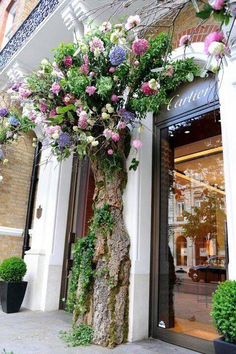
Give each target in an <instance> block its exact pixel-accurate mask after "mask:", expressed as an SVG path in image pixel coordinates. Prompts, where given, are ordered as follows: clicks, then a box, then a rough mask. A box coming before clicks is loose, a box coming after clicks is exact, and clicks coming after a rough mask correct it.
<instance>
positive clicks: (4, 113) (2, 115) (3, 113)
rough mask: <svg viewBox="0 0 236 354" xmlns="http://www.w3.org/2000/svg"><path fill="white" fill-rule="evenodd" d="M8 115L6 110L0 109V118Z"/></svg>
mask: <svg viewBox="0 0 236 354" xmlns="http://www.w3.org/2000/svg"><path fill="white" fill-rule="evenodd" d="M7 115H8V109H7V108H0V117H6V116H7Z"/></svg>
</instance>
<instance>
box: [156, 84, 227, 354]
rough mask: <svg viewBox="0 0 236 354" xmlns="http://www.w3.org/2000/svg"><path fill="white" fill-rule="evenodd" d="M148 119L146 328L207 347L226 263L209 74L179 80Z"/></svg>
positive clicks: (217, 131) (217, 124) (218, 136)
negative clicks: (162, 105) (179, 86)
mask: <svg viewBox="0 0 236 354" xmlns="http://www.w3.org/2000/svg"><path fill="white" fill-rule="evenodd" d="M154 124H155V128H154V134H155V145H154V179H153V232H152V234H153V236H152V252H153V254H152V296H151V299H152V309H151V318H152V319H151V332H152V335H153V336H154V337H158V338H162V339H164V340H167V341H169V342H173V343H176V344H179V345H182V346H186V347H190V348H191V349H195V350H197V351H199V352H203V353H208V354H210V353H211V352H212V350H213V346H212V340H213V339H214V338H216V337H218V334H217V332H216V330H215V329H214V327H213V325H212V322H211V318H210V311H211V296H212V293H213V291H214V290H215V289H216V287H217V284H218V282H221V281H224V280H225V279H226V277H227V264H228V254H227V231H226V230H227V223H226V200H225V182H224V161H223V146H222V133H221V117H220V110H219V101H218V100H217V84H216V81H215V79H214V77H213V78H211V77H209V78H208V79H204V80H203V79H199V80H196V81H195V82H193V83H191V84H188V85H186V86H184V87H182V89H181V90H180V91H178V93H176V94H174V95H173V96H172V98H171V100H170V102H169V105H168V106H167V107H166V108H165V109H163V110H162V112H161V114H160V115H158V116H157V117H155V123H154Z"/></svg>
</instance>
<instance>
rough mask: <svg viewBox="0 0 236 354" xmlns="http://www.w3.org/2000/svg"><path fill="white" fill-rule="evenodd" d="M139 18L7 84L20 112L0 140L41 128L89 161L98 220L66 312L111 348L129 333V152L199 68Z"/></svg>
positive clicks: (61, 151) (81, 247)
mask: <svg viewBox="0 0 236 354" xmlns="http://www.w3.org/2000/svg"><path fill="white" fill-rule="evenodd" d="M140 23H141V19H140V17H139V16H137V15H135V16H130V17H129V18H128V19H127V21H126V22H125V23H118V24H112V23H110V22H104V23H103V24H102V25H101V26H100V27H99V28H95V29H91V31H89V32H87V34H86V35H85V36H84V37H83V39H81V40H79V41H78V42H77V43H67V44H65V43H62V44H61V45H60V46H59V47H58V48H57V49H56V50H55V53H54V61H53V62H49V61H48V60H46V59H44V60H43V61H42V62H41V65H40V68H39V70H38V71H36V72H34V73H32V74H31V75H30V76H29V77H27V78H25V80H24V81H22V82H18V83H16V84H14V85H13V86H12V87H11V88H10V89H9V91H8V92H9V94H10V95H11V98H12V101H14V102H16V103H17V104H18V105H19V104H20V106H21V109H22V118H19V116H15V117H11V116H9V113H6V112H5V111H4V109H3V111H2V115H3V117H2V121H3V126H4V129H5V130H6V131H5V130H4V131H5V133H4V134H3V135H2V136H3V137H0V144H4V143H6V142H8V138H7V136H8V134H9V132H10V133H13V136H14V134H17V136H19V134H20V131H21V130H22V131H24V130H27V129H34V128H37V130H39V129H40V130H41V132H42V135H43V137H44V138H43V146H44V147H49V148H51V150H52V152H53V154H54V155H56V156H57V158H58V160H59V161H60V160H63V159H64V158H67V157H69V156H70V155H71V154H77V155H78V157H79V158H81V159H82V158H84V157H85V156H87V157H89V160H90V166H91V169H92V172H93V175H94V180H95V192H94V216H93V218H92V219H91V222H90V226H89V231H88V235H87V236H86V237H84V238H82V239H80V240H79V241H78V242H77V243H76V245H75V250H74V258H73V259H74V263H73V268H72V271H71V275H70V285H69V292H68V299H67V308H68V310H70V311H72V312H73V326H74V327H73V328H77V329H78V326H81V325H82V326H84V325H86V326H91V327H92V328H93V329H92V331H90V330H89V329H88V328H87V327H86V331H87V330H89V331H90V333H92V341H93V342H94V343H96V344H101V345H104V346H110V347H113V346H115V345H117V344H120V343H122V342H124V341H126V340H127V333H128V291H129V290H128V289H129V274H130V257H129V245H130V241H129V235H128V233H127V231H126V228H125V223H124V219H123V199H122V194H123V190H124V188H125V185H126V182H127V167H126V165H127V158H128V156H129V154H130V152H131V159H130V160H131V162H130V165H129V170H136V169H137V167H138V164H139V162H138V159H137V158H136V157H137V155H138V152H139V150H140V149H141V148H142V141H141V140H140V138H139V135H140V131H141V130H142V126H143V125H144V118H145V117H146V114H147V112H154V114H157V113H158V111H159V109H160V107H161V106H162V105H164V104H167V103H168V102H169V97H170V94H171V93H172V92H173V90H175V89H176V88H177V87H179V86H180V85H181V84H182V83H184V82H188V81H192V80H193V79H194V77H196V76H198V75H200V72H201V71H200V68H199V67H198V65H197V64H195V63H194V61H193V60H192V59H190V58H186V59H183V60H177V61H171V60H170V53H171V50H172V49H171V45H170V42H171V38H170V37H169V36H168V35H167V34H164V33H161V34H159V35H158V36H157V37H156V38H154V39H147V38H143V37H142V36H141V35H140V34H139V32H138V26H139V25H140ZM154 69H155V70H154ZM6 123H7V124H6ZM10 139H12V137H10ZM101 324H102V326H101ZM79 328H80V329H81V328H82V327H79ZM83 328H84V327H83Z"/></svg>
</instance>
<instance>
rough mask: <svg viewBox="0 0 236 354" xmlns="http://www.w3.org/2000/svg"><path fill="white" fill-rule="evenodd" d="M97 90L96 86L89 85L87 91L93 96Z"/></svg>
mask: <svg viewBox="0 0 236 354" xmlns="http://www.w3.org/2000/svg"><path fill="white" fill-rule="evenodd" d="M96 90H97V89H96V87H95V86H87V87H86V90H85V91H86V93H87V94H88V95H89V96H92V95H94V94H95V92H96Z"/></svg>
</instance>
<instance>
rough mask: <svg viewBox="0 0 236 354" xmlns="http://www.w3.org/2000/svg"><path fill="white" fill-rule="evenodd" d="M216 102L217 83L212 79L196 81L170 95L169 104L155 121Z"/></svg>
mask: <svg viewBox="0 0 236 354" xmlns="http://www.w3.org/2000/svg"><path fill="white" fill-rule="evenodd" d="M216 100H217V82H216V80H215V79H214V78H212V77H211V78H207V79H196V80H194V82H192V83H190V84H185V85H183V86H182V87H181V88H180V89H179V90H178V91H177V92H174V93H173V94H172V95H171V98H170V100H169V103H168V104H167V105H166V106H165V107H163V108H162V110H161V111H160V113H159V114H158V116H157V121H159V120H163V119H167V118H170V117H174V116H178V115H180V114H183V113H185V112H187V111H192V110H194V109H197V108H199V107H201V106H205V105H207V104H210V103H212V102H214V101H216Z"/></svg>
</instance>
